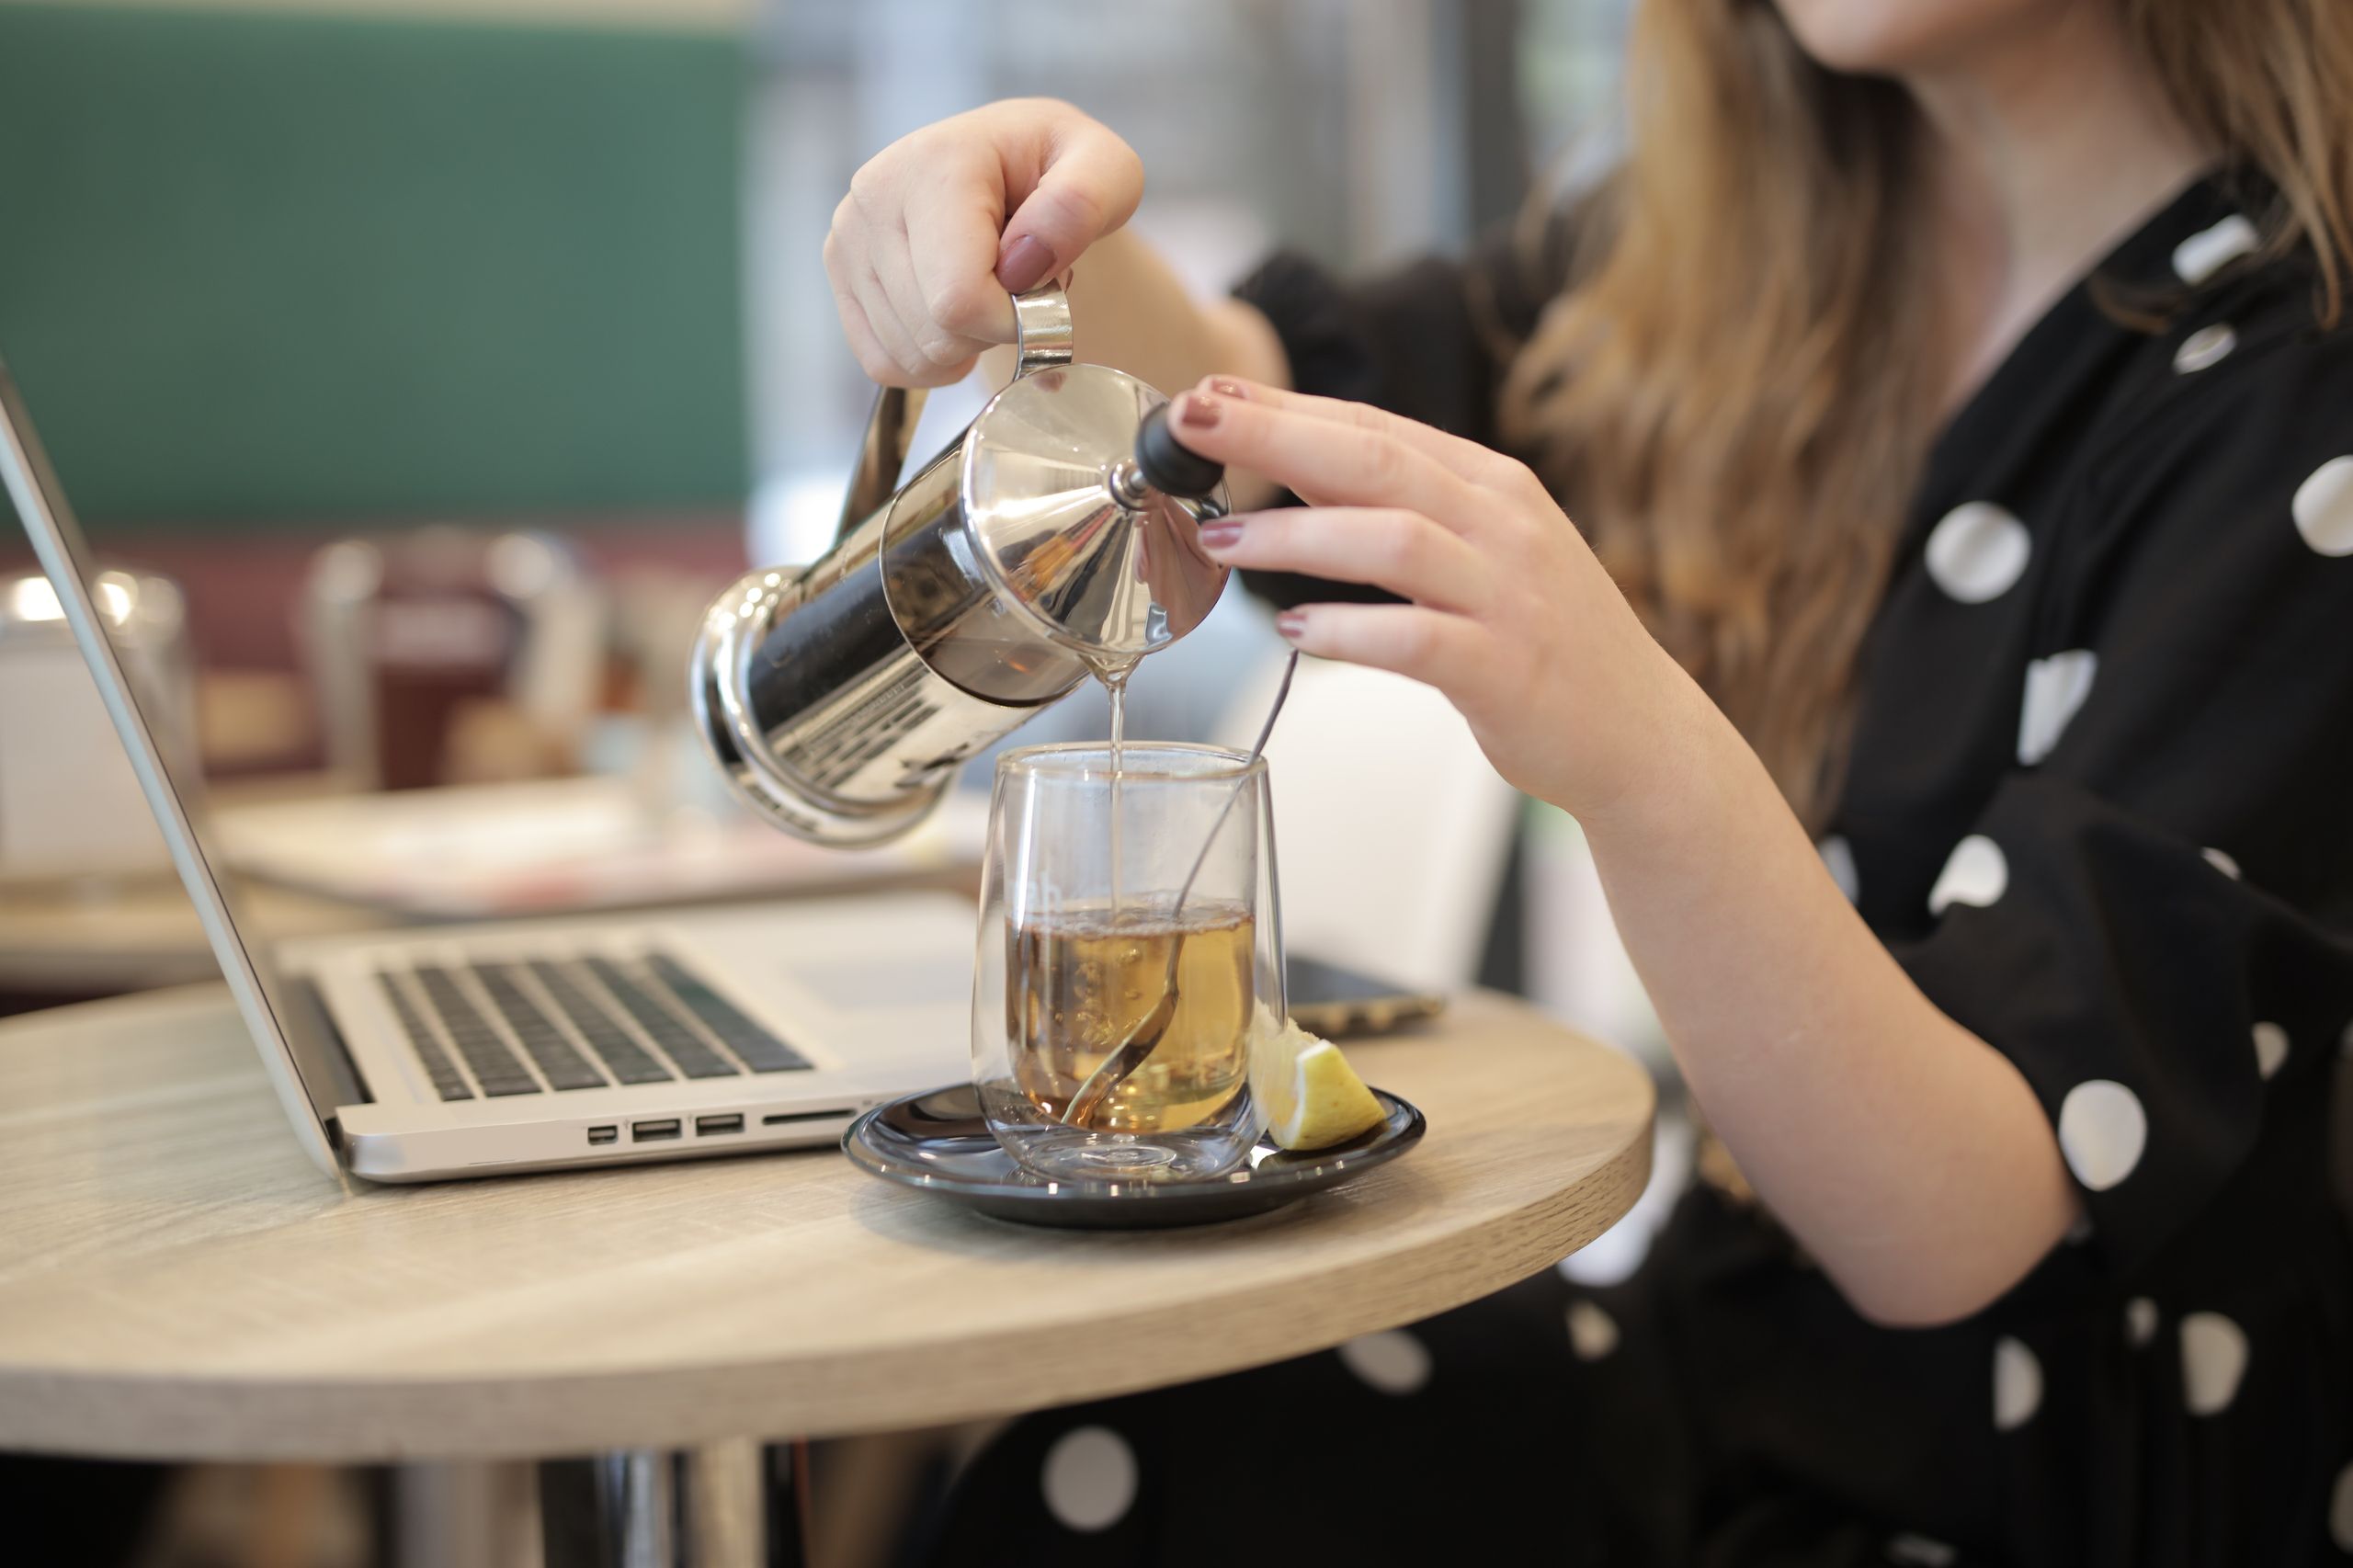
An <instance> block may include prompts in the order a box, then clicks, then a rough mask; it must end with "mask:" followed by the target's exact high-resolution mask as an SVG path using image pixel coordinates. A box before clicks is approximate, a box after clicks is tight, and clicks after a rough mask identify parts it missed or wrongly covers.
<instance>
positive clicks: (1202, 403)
mask: <svg viewBox="0 0 2353 1568" xmlns="http://www.w3.org/2000/svg"><path fill="white" fill-rule="evenodd" d="M1218 413H1219V409H1218V405H1217V399H1216V398H1214V397H1212V396H1211V395H1210V394H1209V393H1208V392H1187V393H1186V394H1185V395H1184V396H1183V397H1180V398H1178V399H1177V400H1176V423H1177V424H1179V425H1181V426H1184V427H1185V428H1186V429H1188V430H1207V429H1209V428H1210V427H1211V426H1214V425H1215V424H1216V423H1217V420H1218Z"/></svg>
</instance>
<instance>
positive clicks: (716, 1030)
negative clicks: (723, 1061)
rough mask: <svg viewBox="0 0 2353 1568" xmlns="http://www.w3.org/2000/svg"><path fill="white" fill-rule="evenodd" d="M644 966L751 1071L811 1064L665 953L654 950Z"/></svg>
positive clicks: (778, 1070)
mask: <svg viewBox="0 0 2353 1568" xmlns="http://www.w3.org/2000/svg"><path fill="white" fill-rule="evenodd" d="M645 961H646V966H647V967H648V968H650V969H652V970H653V971H654V973H655V974H656V975H658V976H659V977H661V979H662V981H663V983H665V984H666V985H668V986H669V987H670V994H672V995H674V996H676V997H677V999H678V1000H679V1001H680V1002H682V1003H684V1004H685V1005H686V1008H687V1011H688V1012H690V1013H692V1014H693V1015H694V1016H695V1017H698V1018H700V1019H701V1020H702V1021H703V1022H704V1024H706V1025H708V1026H709V1027H710V1032H711V1033H713V1034H715V1035H717V1036H718V1037H719V1039H720V1042H721V1043H722V1044H723V1045H725V1046H726V1047H727V1049H728V1050H730V1051H733V1052H734V1053H735V1054H736V1055H737V1056H740V1057H742V1058H743V1059H744V1065H745V1066H746V1067H749V1068H750V1069H751V1070H752V1071H753V1072H755V1073H792V1072H798V1071H801V1070H802V1069H804V1068H807V1067H809V1066H810V1065H811V1062H810V1061H809V1059H808V1058H807V1057H805V1056H803V1055H801V1053H800V1052H799V1051H795V1050H793V1049H792V1048H791V1047H790V1046H789V1045H787V1044H785V1043H784V1041H782V1040H779V1039H777V1038H776V1036H774V1035H772V1034H770V1033H769V1032H768V1031H767V1030H766V1029H764V1028H761V1027H760V1026H759V1025H758V1024H756V1023H754V1022H753V1021H752V1020H751V1019H750V1018H749V1017H746V1016H745V1014H744V1012H743V1010H742V1009H741V1008H739V1007H737V1006H735V1004H734V1003H733V1002H730V1001H729V1000H727V998H726V997H724V996H722V995H721V994H719V993H718V992H716V991H713V990H712V989H711V988H710V985H709V984H707V983H705V982H704V981H703V980H701V979H700V978H699V976H697V975H696V974H695V972H694V971H692V970H689V969H688V968H687V966H686V965H684V964H682V963H680V962H679V961H678V960H676V959H674V958H672V957H671V956H670V955H669V954H667V953H654V954H653V955H652V956H651V957H649V958H648V959H647V960H645Z"/></svg>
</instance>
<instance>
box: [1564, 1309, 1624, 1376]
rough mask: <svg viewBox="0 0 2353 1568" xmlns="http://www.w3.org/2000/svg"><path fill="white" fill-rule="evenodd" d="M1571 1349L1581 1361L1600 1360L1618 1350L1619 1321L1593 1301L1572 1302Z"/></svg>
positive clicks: (1570, 1310) (1570, 1316)
mask: <svg viewBox="0 0 2353 1568" xmlns="http://www.w3.org/2000/svg"><path fill="white" fill-rule="evenodd" d="M1569 1348H1570V1349H1571V1350H1572V1351H1574V1352H1575V1354H1576V1358H1577V1359H1578V1360H1580V1361H1598V1360H1600V1359H1601V1358H1603V1357H1605V1356H1607V1355H1608V1354H1609V1353H1610V1352H1611V1351H1613V1350H1615V1349H1617V1348H1618V1320H1617V1319H1616V1318H1613V1317H1611V1316H1610V1315H1609V1314H1608V1312H1603V1311H1602V1310H1601V1309H1600V1308H1599V1307H1598V1306H1596V1305H1595V1304H1594V1303H1593V1302H1591V1301H1571V1302H1570V1303H1569Z"/></svg>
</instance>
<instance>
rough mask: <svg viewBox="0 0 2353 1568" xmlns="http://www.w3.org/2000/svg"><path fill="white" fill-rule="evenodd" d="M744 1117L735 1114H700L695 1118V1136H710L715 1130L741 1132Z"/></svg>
mask: <svg viewBox="0 0 2353 1568" xmlns="http://www.w3.org/2000/svg"><path fill="white" fill-rule="evenodd" d="M741 1131H744V1118H743V1117H742V1116H741V1115H740V1114H739V1115H735V1116H699V1117H696V1118H695V1136H696V1137H698V1138H708V1137H710V1135H711V1134H712V1133H714V1132H741Z"/></svg>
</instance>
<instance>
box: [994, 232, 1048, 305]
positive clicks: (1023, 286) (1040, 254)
mask: <svg viewBox="0 0 2353 1568" xmlns="http://www.w3.org/2000/svg"><path fill="white" fill-rule="evenodd" d="M1053 266H1054V253H1053V252H1052V251H1050V250H1048V249H1047V248H1046V247H1045V245H1044V244H1041V243H1040V241H1039V239H1038V236H1037V235H1035V234H1024V235H1022V236H1021V237H1020V238H1019V239H1017V240H1016V241H1014V242H1013V243H1012V244H1009V245H1007V246H1006V247H1005V254H1004V255H1003V256H999V257H997V262H996V280H997V281H998V282H1000V283H1002V284H1004V285H1005V286H1006V288H1007V289H1009V290H1012V291H1013V292H1014V293H1017V294H1026V293H1028V292H1029V290H1032V289H1035V288H1036V287H1037V286H1038V285H1039V283H1040V281H1042V280H1043V279H1044V278H1045V276H1046V274H1047V273H1049V272H1051V271H1052V270H1053Z"/></svg>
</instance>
